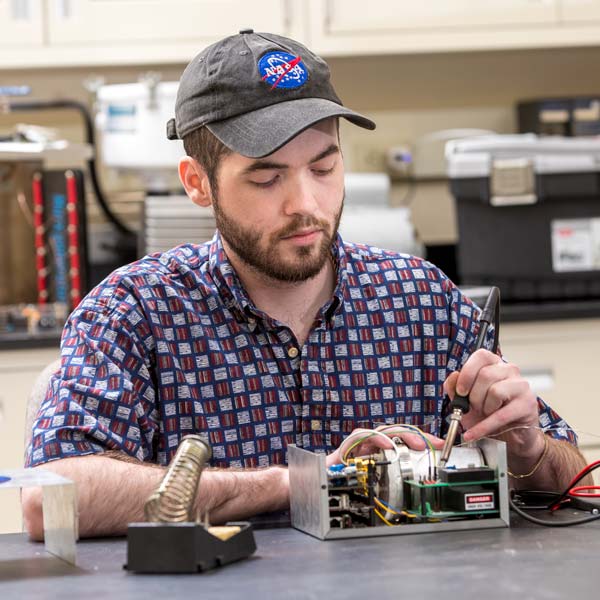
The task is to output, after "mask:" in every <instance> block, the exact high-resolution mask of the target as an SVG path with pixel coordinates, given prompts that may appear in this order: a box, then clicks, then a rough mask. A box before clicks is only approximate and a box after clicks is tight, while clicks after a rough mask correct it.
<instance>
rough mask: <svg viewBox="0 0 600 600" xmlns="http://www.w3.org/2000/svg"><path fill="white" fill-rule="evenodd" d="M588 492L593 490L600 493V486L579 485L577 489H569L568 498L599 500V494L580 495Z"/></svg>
mask: <svg viewBox="0 0 600 600" xmlns="http://www.w3.org/2000/svg"><path fill="white" fill-rule="evenodd" d="M589 490H594V491H596V492H600V485H579V486H577V487H574V488H571V489H570V490H569V496H575V497H576V498H600V493H598V494H586V493H581V492H585V491H589Z"/></svg>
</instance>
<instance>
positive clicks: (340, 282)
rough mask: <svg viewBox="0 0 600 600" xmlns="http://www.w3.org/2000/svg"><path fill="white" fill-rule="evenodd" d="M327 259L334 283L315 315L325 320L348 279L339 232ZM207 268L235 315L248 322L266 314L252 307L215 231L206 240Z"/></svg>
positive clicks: (336, 306)
mask: <svg viewBox="0 0 600 600" xmlns="http://www.w3.org/2000/svg"><path fill="white" fill-rule="evenodd" d="M331 260H332V264H333V267H334V269H335V272H336V285H335V288H334V291H333V296H332V298H331V300H329V301H328V302H327V303H326V304H325V305H324V306H323V307H322V308H321V311H320V313H319V315H318V318H319V317H321V318H325V319H326V320H328V321H329V320H331V319H332V318H333V316H334V315H335V313H336V312H338V310H339V307H340V306H341V305H342V303H343V301H344V292H345V289H346V286H347V280H348V274H347V268H348V257H347V254H346V249H345V247H344V242H343V240H342V238H341V236H340V235H339V233H338V234H337V236H336V238H335V240H334V241H333V244H332V245H331ZM208 270H209V273H210V275H211V277H212V279H213V281H214V283H215V285H216V287H217V288H218V290H219V293H220V295H221V297H222V298H223V301H224V303H225V306H227V308H228V309H229V310H230V311H232V312H233V313H235V314H236V317H237V318H238V319H240V320H242V321H244V322H248V323H252V322H254V321H255V319H256V318H264V317H265V316H266V315H265V314H264V313H263V312H262V311H260V310H259V309H258V308H256V306H255V305H254V303H253V302H252V300H251V299H250V297H249V296H248V294H247V293H246V290H245V289H244V286H243V285H242V283H241V281H240V280H239V278H238V276H237V274H236V272H235V269H234V268H233V265H232V264H231V262H229V258H227V253H226V252H225V248H223V240H222V238H221V234H220V233H219V231H217V232H216V233H215V235H214V237H213V239H212V240H211V242H210V248H209V252H208Z"/></svg>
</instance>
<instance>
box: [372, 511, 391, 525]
mask: <svg viewBox="0 0 600 600" xmlns="http://www.w3.org/2000/svg"><path fill="white" fill-rule="evenodd" d="M373 510H374V511H375V514H376V515H377V516H378V517H379V518H380V519H381V520H382V521H383V522H384V523H385V524H386V525H388V526H389V527H394V524H393V523H390V522H389V521H388V520H387V519H386V518H385V517H384V516H383V515H382V514H381V513H380V512H379V511H378V510H377V509H376V508H374V509H373Z"/></svg>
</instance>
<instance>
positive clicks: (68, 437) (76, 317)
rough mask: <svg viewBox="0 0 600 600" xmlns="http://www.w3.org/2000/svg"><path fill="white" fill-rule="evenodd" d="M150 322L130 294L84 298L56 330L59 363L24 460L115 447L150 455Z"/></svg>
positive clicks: (153, 425)
mask: <svg viewBox="0 0 600 600" xmlns="http://www.w3.org/2000/svg"><path fill="white" fill-rule="evenodd" d="M150 337H151V334H150V327H149V324H148V323H147V322H146V321H145V318H144V315H143V311H142V310H141V308H140V306H139V305H138V304H136V299H135V297H134V296H133V295H132V294H131V293H129V292H128V291H127V290H126V289H119V288H117V289H116V290H113V293H112V295H111V296H110V299H109V301H105V300H104V299H103V298H97V297H96V298H87V299H86V300H84V302H83V304H82V305H81V307H80V308H78V309H77V310H76V311H75V312H74V313H73V314H72V315H71V317H70V319H69V321H68V323H67V325H66V327H65V330H64V332H63V336H62V342H61V368H60V371H59V372H57V373H56V374H55V375H54V376H53V377H52V379H51V381H50V384H49V386H48V389H47V392H46V396H45V399H44V400H43V402H42V403H41V405H40V408H39V411H38V414H37V418H36V420H35V422H34V424H33V431H32V438H31V443H30V445H29V447H28V448H27V451H26V466H28V467H33V466H36V465H40V464H43V463H46V462H49V461H52V460H56V459H60V458H68V457H73V456H82V455H86V454H93V453H99V452H104V451H106V450H120V451H122V452H125V453H126V454H128V455H130V456H132V457H136V458H138V459H139V460H141V461H150V460H153V459H154V454H155V452H154V450H153V442H154V441H155V436H156V432H157V429H158V411H157V408H156V400H155V397H156V389H155V383H154V381H153V376H152V368H151V352H149V346H151V344H150V343H149V339H150Z"/></svg>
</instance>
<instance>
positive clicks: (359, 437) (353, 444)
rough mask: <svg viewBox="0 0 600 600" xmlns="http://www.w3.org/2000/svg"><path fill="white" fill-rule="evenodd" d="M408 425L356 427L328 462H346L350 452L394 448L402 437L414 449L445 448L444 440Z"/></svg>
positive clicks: (366, 452) (372, 452)
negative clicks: (413, 429)
mask: <svg viewBox="0 0 600 600" xmlns="http://www.w3.org/2000/svg"><path fill="white" fill-rule="evenodd" d="M407 427H409V426H407V425H382V426H380V427H377V428H376V429H355V430H354V431H353V432H352V433H351V434H350V435H349V436H348V437H347V438H345V439H344V441H343V442H342V443H341V444H340V447H339V448H338V449H337V450H335V451H334V452H332V453H331V454H329V455H328V456H327V459H326V464H327V466H331V465H334V464H339V463H341V462H344V459H345V458H346V457H347V456H348V453H350V452H351V455H352V456H367V455H369V454H375V453H377V452H379V451H380V450H391V449H393V448H394V441H393V439H394V438H400V439H401V440H402V442H403V443H404V444H406V445H407V446H408V447H409V448H411V449H413V450H425V449H426V448H427V447H428V446H429V445H431V446H433V447H434V448H436V449H438V450H439V449H441V448H443V446H444V440H442V439H440V438H438V437H436V436H435V435H432V434H430V433H425V432H420V433H417V432H415V433H413V432H410V431H406V429H407ZM423 438H426V439H427V442H426V441H425V439H423Z"/></svg>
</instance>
